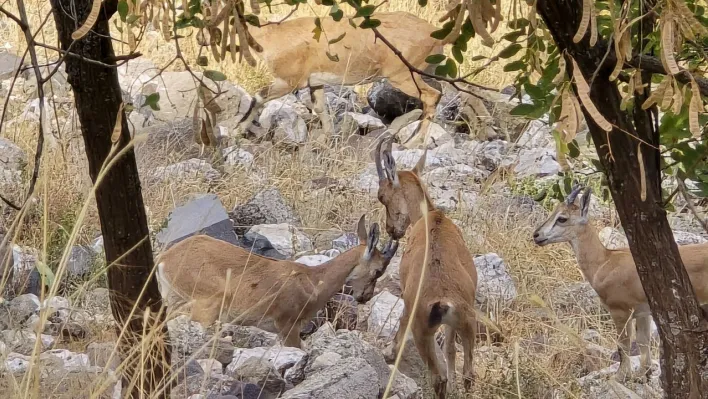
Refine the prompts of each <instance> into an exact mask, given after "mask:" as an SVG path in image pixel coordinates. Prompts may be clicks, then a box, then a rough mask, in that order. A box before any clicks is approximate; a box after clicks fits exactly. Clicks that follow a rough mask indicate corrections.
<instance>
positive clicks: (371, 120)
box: [342, 112, 386, 134]
mask: <svg viewBox="0 0 708 399" xmlns="http://www.w3.org/2000/svg"><path fill="white" fill-rule="evenodd" d="M347 118H351V119H352V120H353V121H354V123H355V124H356V126H357V127H358V128H359V130H360V131H361V132H362V133H363V134H366V133H367V132H371V131H374V130H376V129H381V128H385V127H386V125H384V123H383V122H381V119H378V118H375V117H373V116H371V115H364V114H360V113H358V112H345V113H344V119H347ZM342 123H345V122H342Z"/></svg>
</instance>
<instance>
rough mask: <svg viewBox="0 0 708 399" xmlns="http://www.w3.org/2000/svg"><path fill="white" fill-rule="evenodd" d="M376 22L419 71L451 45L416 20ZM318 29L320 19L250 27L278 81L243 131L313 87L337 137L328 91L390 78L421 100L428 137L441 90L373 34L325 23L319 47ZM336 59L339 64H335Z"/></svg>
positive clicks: (260, 97) (258, 99)
mask: <svg viewBox="0 0 708 399" xmlns="http://www.w3.org/2000/svg"><path fill="white" fill-rule="evenodd" d="M375 18H376V19H377V20H379V21H381V25H380V26H379V27H378V28H377V29H378V31H379V32H381V34H382V35H383V36H384V37H385V38H386V39H387V40H389V41H390V42H391V43H392V44H393V45H394V46H396V48H397V49H398V50H400V52H401V54H402V55H403V57H404V58H405V59H406V60H407V61H408V62H410V63H411V64H412V65H413V66H415V67H416V68H418V69H421V70H425V69H426V68H428V67H429V64H428V63H427V62H426V61H425V59H426V57H428V56H429V55H432V54H439V53H442V49H443V45H444V44H446V42H443V41H441V40H438V39H434V38H432V37H430V34H431V33H432V32H433V31H435V30H436V29H437V28H435V26H433V25H431V24H429V23H428V22H427V21H425V20H422V19H420V18H418V17H416V16H415V15H413V14H410V13H407V12H390V13H383V12H382V13H376V16H375ZM357 23H358V22H357ZM314 26H315V17H302V18H297V19H293V20H288V21H285V22H282V23H270V24H265V25H264V26H262V27H260V28H257V27H252V26H249V28H248V32H249V33H250V34H251V35H252V36H253V38H254V39H255V40H256V41H257V42H258V43H259V44H260V45H262V46H263V52H261V53H256V54H258V56H259V57H260V58H262V59H263V61H264V62H265V64H266V66H267V68H268V70H269V71H270V72H271V73H272V74H273V76H274V78H275V79H274V81H273V83H271V84H270V85H269V86H267V87H265V88H263V89H262V90H260V91H259V92H258V93H257V94H256V95H255V96H254V98H253V103H252V104H251V109H250V111H249V112H248V114H247V115H245V116H244V118H243V120H242V121H241V125H242V126H245V127H248V126H249V125H250V123H251V121H252V120H253V118H254V116H255V114H256V111H257V110H258V108H260V107H261V106H262V105H263V104H264V103H265V102H267V101H269V100H272V99H274V98H278V97H281V96H284V95H286V94H288V93H290V92H292V91H294V90H296V89H301V88H305V87H309V88H310V93H311V97H312V102H313V103H314V109H315V112H316V113H317V114H318V115H319V116H320V119H321V120H322V127H323V129H324V131H325V133H326V134H327V135H329V136H331V135H332V134H333V133H334V126H333V124H332V120H331V117H330V115H329V114H328V113H327V105H326V103H325V94H324V85H325V84H327V85H345V86H352V85H357V84H365V83H371V82H374V81H376V80H380V79H383V78H387V79H388V80H389V81H390V82H391V84H392V85H393V86H394V87H396V88H397V89H399V90H401V91H403V92H404V93H406V94H408V95H409V96H413V97H420V100H421V101H422V102H423V115H422V117H423V122H422V123H421V125H420V127H419V132H423V133H424V134H426V135H427V133H428V128H429V123H430V120H431V119H432V117H433V116H434V115H435V107H436V105H437V103H438V101H439V99H440V92H439V91H438V90H436V89H434V88H433V87H431V86H430V85H428V84H427V83H426V82H424V81H423V80H422V79H421V77H420V75H418V74H415V73H411V71H410V70H409V69H408V67H407V66H406V65H405V64H404V63H403V61H401V60H400V59H399V58H398V56H397V55H396V54H394V52H393V51H391V49H390V48H388V46H386V44H384V43H383V42H382V41H381V40H377V39H376V37H375V35H374V32H373V31H372V30H371V29H361V28H358V29H357V28H354V27H353V26H352V25H350V23H349V22H348V20H347V19H346V18H344V19H342V20H341V21H334V20H333V19H331V18H323V19H322V21H321V26H322V32H323V33H324V35H323V37H322V38H321V39H320V40H319V41H316V40H315V39H313V38H312V29H313V27H314ZM335 38H338V39H341V40H339V41H337V42H336V43H331V44H330V43H329V42H328V40H327V39H330V41H331V40H332V39H335ZM335 55H336V57H337V58H338V60H336V59H333V57H334V56H335ZM423 125H425V126H423ZM420 140H424V138H423V139H421V138H420V137H419V135H417V134H416V135H415V140H412V141H410V143H408V145H409V146H413V145H414V144H419V143H424V141H420Z"/></svg>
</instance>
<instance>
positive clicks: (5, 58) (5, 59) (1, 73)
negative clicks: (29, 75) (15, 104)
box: [0, 51, 22, 153]
mask: <svg viewBox="0 0 708 399" xmlns="http://www.w3.org/2000/svg"><path fill="white" fill-rule="evenodd" d="M21 61H22V59H21V58H20V57H18V56H16V55H14V54H12V53H9V52H7V51H2V52H0V80H5V79H9V78H12V77H13V76H15V73H16V71H17V69H18V68H19V67H21V66H22V63H21ZM0 153H2V151H0Z"/></svg>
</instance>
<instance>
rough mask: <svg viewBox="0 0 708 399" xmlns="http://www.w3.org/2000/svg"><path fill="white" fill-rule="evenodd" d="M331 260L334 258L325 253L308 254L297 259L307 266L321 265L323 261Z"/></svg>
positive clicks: (296, 260)
mask: <svg viewBox="0 0 708 399" xmlns="http://www.w3.org/2000/svg"><path fill="white" fill-rule="evenodd" d="M330 260H332V258H330V257H329V256H325V255H306V256H301V257H299V258H297V259H295V262H297V263H302V264H303V265H307V266H319V265H321V264H323V263H327V262H329V261H330Z"/></svg>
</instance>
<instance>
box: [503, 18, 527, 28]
mask: <svg viewBox="0 0 708 399" xmlns="http://www.w3.org/2000/svg"><path fill="white" fill-rule="evenodd" d="M507 26H508V27H509V28H511V29H520V28H525V27H527V26H529V20H528V19H526V18H517V19H515V20H513V21H509V23H508V24H507Z"/></svg>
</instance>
